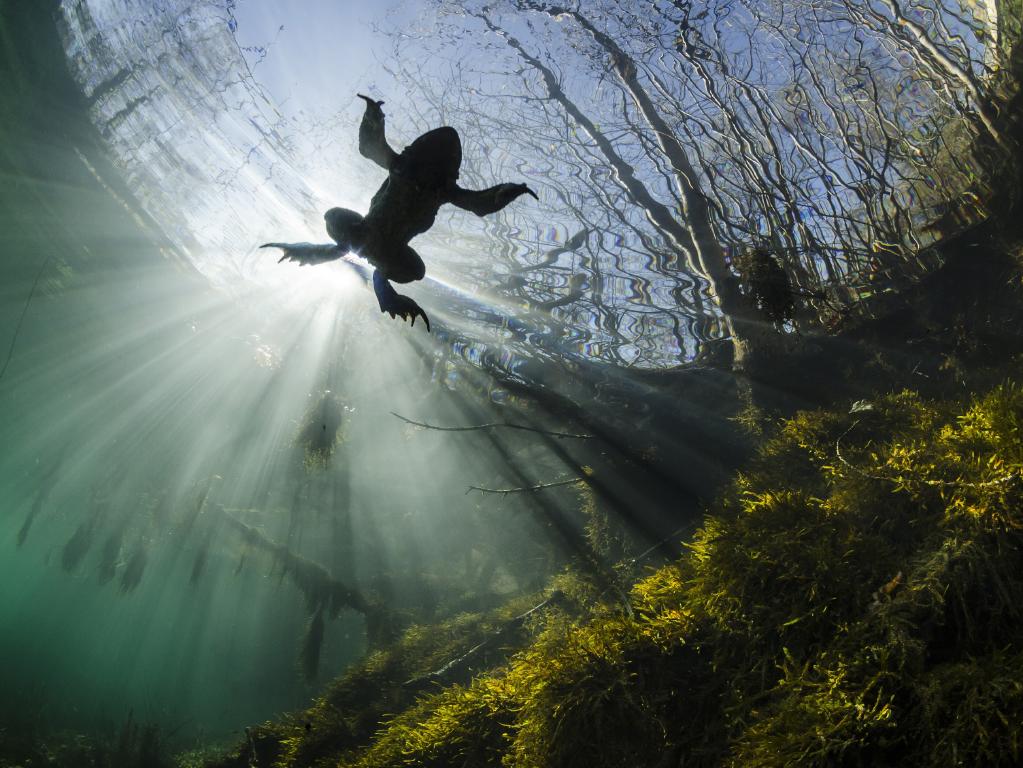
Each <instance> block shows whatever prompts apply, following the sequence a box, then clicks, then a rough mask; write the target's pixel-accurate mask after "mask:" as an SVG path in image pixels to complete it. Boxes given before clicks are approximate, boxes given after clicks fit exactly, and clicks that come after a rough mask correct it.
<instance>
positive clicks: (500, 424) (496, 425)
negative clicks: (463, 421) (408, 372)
mask: <svg viewBox="0 0 1023 768" xmlns="http://www.w3.org/2000/svg"><path fill="white" fill-rule="evenodd" d="M391 415H392V416H394V417H395V418H397V419H401V420H402V421H404V422H405V423H406V424H411V425H412V426H414V427H422V428H423V429H433V430H437V431H438V432H476V431H479V430H483V429H500V428H504V429H520V430H523V431H524V432H535V433H536V434H538V435H548V436H549V437H556V438H558V439H559V440H566V439H569V440H592V439H593V435H587V434H578V433H575V432H556V431H553V430H549V429H540V428H539V427H527V426H526V425H525V424H513V423H511V422H508V421H490V422H487V423H486V424H472V425H470V426H466V427H441V426H438V425H436V424H429V423H427V422H425V421H416V420H415V419H410V418H408V417H407V416H402V415H401V414H400V413H395V412H394V411H391Z"/></svg>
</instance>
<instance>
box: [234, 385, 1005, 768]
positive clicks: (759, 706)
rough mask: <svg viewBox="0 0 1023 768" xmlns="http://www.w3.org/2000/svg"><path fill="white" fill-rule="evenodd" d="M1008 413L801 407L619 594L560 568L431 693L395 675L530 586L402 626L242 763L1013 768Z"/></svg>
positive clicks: (485, 623)
mask: <svg viewBox="0 0 1023 768" xmlns="http://www.w3.org/2000/svg"><path fill="white" fill-rule="evenodd" d="M1021 425H1023V390H1021V389H1020V387H1019V386H1017V385H1015V384H1013V383H1006V384H1003V385H1002V386H999V387H997V388H995V389H994V390H993V391H991V392H990V393H989V394H987V395H986V396H984V397H981V398H978V399H976V400H975V401H972V402H967V403H960V402H954V401H947V400H946V401H927V400H925V399H923V398H921V397H920V396H918V395H916V394H914V393H912V392H902V393H898V394H894V395H889V396H886V397H880V398H877V399H875V400H873V401H870V402H867V401H861V402H858V403H856V404H855V405H854V406H853V407H852V408H850V409H848V411H846V410H842V411H814V412H805V413H800V414H797V415H796V416H795V417H793V418H791V419H789V420H787V421H785V422H783V423H781V424H780V425H779V426H777V427H776V429H775V430H774V434H773V436H771V437H769V438H767V439H766V440H765V441H764V443H763V445H762V447H761V449H760V451H759V453H758V455H757V456H756V458H755V459H754V460H753V461H752V462H751V463H750V465H749V466H748V467H747V468H746V470H745V471H744V472H743V473H741V474H740V475H739V476H737V478H736V479H735V480H734V481H733V483H732V484H731V486H730V487H729V488H728V489H727V490H726V491H725V492H724V493H723V494H722V495H721V497H720V499H719V501H718V502H716V503H715V504H714V505H712V506H711V508H710V509H709V510H708V512H707V515H706V518H705V520H704V523H703V525H702V526H701V527H700V529H699V530H698V531H697V532H696V534H695V535H694V536H693V537H692V538H691V539H690V541H689V542H688V543H687V545H686V553H685V554H684V555H683V557H682V558H681V559H679V560H678V561H676V562H673V563H669V564H666V565H664V566H662V567H660V568H658V569H656V570H651V571H648V572H647V573H646V574H645V575H644V574H635V575H636V579H635V580H634V583H633V586H632V587H631V590H629V591H628V599H627V601H622V600H621V599H620V597H619V596H618V593H617V592H616V591H615V590H609V589H607V588H606V587H603V585H602V583H601V582H599V581H598V582H597V585H596V586H595V585H594V583H593V580H590V579H587V578H585V577H584V576H583V575H581V574H577V573H576V574H573V573H566V574H564V575H562V576H560V577H558V579H556V580H555V581H556V583H554V584H552V585H551V590H554V591H557V593H558V594H563V595H565V598H564V599H563V600H559V601H558V602H557V603H556V604H552V605H551V606H550V607H548V608H545V609H544V610H543V611H538V612H537V613H536V615H535V617H533V618H531V620H530V621H529V622H527V623H526V624H524V625H523V626H522V628H521V629H520V630H518V631H516V632H515V633H512V634H511V635H509V636H508V637H502V640H503V643H502V652H501V653H494V654H490V655H489V656H488V658H485V659H481V660H480V661H479V663H478V664H476V665H475V667H474V669H473V670H472V671H471V674H470V675H469V676H468V678H469V679H466V680H463V681H458V682H455V683H449V684H446V685H444V686H437V687H435V688H434V689H432V690H428V691H426V692H423V691H422V690H413V691H409V689H408V687H407V686H403V684H402V681H407V680H409V678H414V677H415V676H416V675H417V674H422V673H423V672H428V671H429V670H432V669H436V668H438V667H441V666H442V665H443V664H444V663H445V662H447V661H450V659H452V658H457V657H458V656H459V655H460V654H461V653H463V652H464V651H465V650H466V649H467V648H468V647H471V646H472V645H473V644H475V643H478V642H480V640H481V638H485V637H486V636H487V634H488V632H493V631H495V629H496V628H498V627H500V626H501V624H502V622H504V621H507V620H508V619H509V618H511V617H512V616H514V615H516V613H517V612H521V611H522V610H523V609H524V608H526V607H528V606H529V604H530V603H531V602H536V601H537V600H539V599H541V598H542V597H543V596H542V595H533V596H527V597H523V598H518V599H517V600H516V601H513V602H512V603H510V604H509V605H507V606H504V607H503V608H501V609H499V610H497V611H492V612H490V613H485V614H484V613H480V614H462V615H460V616H458V617H455V618H453V619H451V620H449V621H448V622H446V623H444V624H439V625H436V626H416V627H412V628H411V629H409V630H407V631H406V633H405V635H404V636H403V638H402V640H401V641H400V642H399V643H397V644H396V645H394V646H392V647H391V648H390V649H388V650H386V651H380V652H377V653H374V654H372V655H371V656H370V657H369V658H368V659H367V660H366V661H365V662H364V663H363V664H362V665H361V666H359V667H357V668H355V669H354V670H352V671H350V672H349V673H348V674H346V675H345V676H344V677H342V678H340V679H339V680H338V681H337V682H335V683H334V684H333V686H332V687H331V688H330V689H329V690H328V691H327V693H326V694H325V695H324V696H323V697H322V698H321V699H319V700H318V701H317V702H316V703H315V704H314V705H313V707H312V708H310V709H309V710H308V711H307V712H305V713H301V714H298V715H296V716H294V717H293V718H291V720H289V721H287V722H286V723H284V724H268V725H266V726H264V727H263V730H262V731H261V733H262V736H263V738H264V740H265V743H266V744H267V748H266V749H265V754H264V755H260V756H258V759H259V762H258V764H259V765H276V766H328V765H329V766H361V767H364V768H371V767H379V768H382V767H383V766H412V765H416V766H477V765H479V766H483V765H507V766H537V767H539V766H565V767H568V766H636V765H650V766H669V765H671V766H674V765H686V766H693V765H695V766H703V765H706V766H790V765H807V766H811V765H813V766H816V765H820V766H824V765H827V766H831V765H850V766H859V765H864V766H865V765H913V766H945V765H953V764H983V765H1013V764H1018V761H1019V757H1020V750H1021V740H1023V717H1021V715H1023V608H1021V606H1023V599H1021V598H1023V433H1021V429H1020V427H1021ZM620 570H621V571H623V572H625V571H627V569H625V568H623V569H620ZM550 593H551V592H550V591H548V593H547V594H550ZM235 757H236V759H238V760H241V759H248V758H249V757H251V755H249V754H247V753H244V750H242V752H239V753H236V755H235ZM227 764H232V763H221V765H227ZM233 764H245V763H241V762H238V763H233Z"/></svg>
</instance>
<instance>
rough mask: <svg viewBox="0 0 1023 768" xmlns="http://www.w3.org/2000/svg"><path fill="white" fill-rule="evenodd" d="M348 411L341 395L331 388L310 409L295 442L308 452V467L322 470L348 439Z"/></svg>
mask: <svg viewBox="0 0 1023 768" xmlns="http://www.w3.org/2000/svg"><path fill="white" fill-rule="evenodd" d="M346 411H347V408H346V406H345V404H344V402H342V400H341V398H340V397H338V396H337V395H334V394H332V393H331V392H330V391H329V390H328V391H326V392H324V393H323V394H322V395H321V396H320V397H319V399H318V400H317V401H316V402H315V403H314V404H313V405H312V406H311V407H310V408H309V410H308V411H307V412H306V414H305V416H304V418H303V419H302V425H301V426H300V427H299V432H298V435H297V436H296V437H295V444H296V445H298V446H300V447H301V448H302V450H303V452H304V456H305V466H306V469H310V470H312V469H322V468H323V467H326V466H327V464H329V463H330V459H331V457H332V456H333V455H334V450H335V449H336V448H337V446H338V444H339V443H341V442H342V440H344V427H345V412H346Z"/></svg>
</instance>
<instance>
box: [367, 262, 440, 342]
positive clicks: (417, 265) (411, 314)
mask: <svg viewBox="0 0 1023 768" xmlns="http://www.w3.org/2000/svg"><path fill="white" fill-rule="evenodd" d="M374 266H376V271H375V272H374V273H373V292H374V293H375V294H376V297H377V303H378V304H379V305H380V311H381V312H384V313H386V314H389V315H390V316H391V317H392V318H393V317H395V316H397V317H400V318H401V319H402V320H411V321H412V325H415V324H416V318H417V317H422V318H423V322H425V323H426V330H428V331H429V330H430V318H428V317H427V316H426V312H424V311H423V309H422V307H420V306H419V305H418V304H417V303H416V302H415V301H413V300H412V299H410V298H409V297H408V296H404V295H402V294H400V293H398V292H397V291H396V290H394V287H393V286H392V285H391V283H390V282H389V281H390V280H393V281H394V282H396V283H411V282H413V281H415V280H422V279H423V276H424V275H425V274H426V265H425V264H424V263H423V260H422V258H420V256H419V254H418V253H416V252H415V250H413V249H412V248H410V247H409V246H407V245H406V246H404V247H403V248H402V249H401V251H400V252H399V256H398V257H396V258H394V259H389V260H388V261H387V263H386V264H384V263H375V264H374Z"/></svg>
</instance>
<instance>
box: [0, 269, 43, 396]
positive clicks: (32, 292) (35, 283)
mask: <svg viewBox="0 0 1023 768" xmlns="http://www.w3.org/2000/svg"><path fill="white" fill-rule="evenodd" d="M52 258H53V253H52V252H51V253H49V254H48V255H47V256H46V259H45V260H44V261H43V263H42V265H41V266H40V267H39V271H38V272H36V279H35V280H33V281H32V288H31V290H29V292H28V297H27V298H26V299H25V306H23V307H22V308H21V317H19V318H18V324H17V325H16V326H14V335H13V336H12V337H11V346H10V348H9V349H8V350H7V358H6V359H5V360H4V367H3V368H0V379H3V377H4V374H5V373H7V366H8V365H10V364H11V358H12V357H13V356H14V346H15V344H17V343H18V334H19V333H21V326H22V324H23V323H24V322H25V315H26V314H28V307H29V305H30V304H31V303H32V297H33V296H35V293H36V288H37V287H38V285H39V280H40V278H42V276H43V272H44V271H46V267H47V266H48V265H49V263H50V260H51V259H52Z"/></svg>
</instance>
